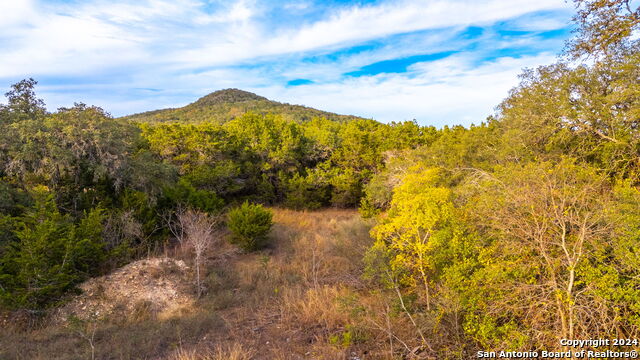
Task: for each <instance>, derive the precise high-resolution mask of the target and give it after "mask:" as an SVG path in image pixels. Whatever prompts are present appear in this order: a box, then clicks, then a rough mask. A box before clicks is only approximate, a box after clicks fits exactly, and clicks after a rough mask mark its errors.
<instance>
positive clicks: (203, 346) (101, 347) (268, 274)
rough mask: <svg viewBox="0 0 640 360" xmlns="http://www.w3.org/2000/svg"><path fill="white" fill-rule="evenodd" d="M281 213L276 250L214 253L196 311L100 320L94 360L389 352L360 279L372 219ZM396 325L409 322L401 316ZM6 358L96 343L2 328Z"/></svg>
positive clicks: (59, 355) (64, 352)
mask: <svg viewBox="0 0 640 360" xmlns="http://www.w3.org/2000/svg"><path fill="white" fill-rule="evenodd" d="M274 212H275V214H274V221H275V225H274V228H273V232H272V238H273V245H272V246H271V247H270V248H268V249H265V250H264V251H262V252H259V253H255V254H240V253H238V252H237V251H230V250H232V249H231V248H230V245H226V244H225V245H223V246H222V247H220V248H218V249H216V250H215V251H213V252H211V254H210V255H209V262H208V263H209V266H208V269H207V272H208V276H207V279H206V282H207V286H208V292H207V294H206V295H205V296H204V297H203V298H202V299H200V300H199V301H198V302H197V303H196V304H195V305H194V306H193V308H192V309H189V310H187V311H184V312H183V313H181V314H176V316H175V317H173V318H168V319H163V320H161V319H158V318H156V317H154V314H153V313H151V312H149V311H145V309H144V308H143V309H140V310H139V311H138V312H136V313H134V314H131V315H130V316H128V317H126V318H123V317H119V318H117V319H103V320H101V321H100V322H99V323H98V325H97V329H96V332H95V341H94V343H95V348H96V349H95V353H96V359H176V360H192V359H199V358H201V357H199V356H200V355H202V354H210V356H209V357H206V358H207V359H233V358H234V356H236V355H237V356H238V357H235V358H237V359H245V358H247V359H248V358H252V359H303V358H307V359H308V358H314V359H348V358H351V357H352V356H353V355H354V354H357V355H358V356H361V357H362V356H364V354H365V353H366V358H367V359H372V358H373V359H375V358H387V356H385V355H386V354H387V351H388V350H387V349H385V348H384V347H386V342H387V338H386V335H385V334H384V331H381V328H382V327H384V326H383V324H384V323H385V322H386V323H388V321H389V320H390V319H389V318H388V317H387V318H386V319H385V318H381V317H380V316H382V314H386V313H388V307H387V311H386V312H385V308H384V306H385V305H383V304H380V303H379V301H378V300H376V299H377V298H376V297H375V296H374V295H372V294H369V293H368V292H367V291H365V288H366V286H365V284H364V283H363V280H362V278H361V274H362V263H361V259H362V256H363V253H364V251H365V249H366V248H368V247H369V246H370V242H371V240H370V238H369V235H368V232H369V229H370V224H368V223H367V222H365V221H364V220H362V219H361V218H360V217H359V215H358V214H357V213H356V212H355V211H351V210H323V211H317V212H296V211H291V210H280V209H274ZM176 256H178V257H179V256H180V255H176ZM182 256H183V257H185V258H187V256H186V255H182ZM368 314H369V315H368ZM370 314H375V315H370ZM391 321H393V322H394V323H395V324H394V326H395V328H396V329H401V328H402V326H403V321H404V320H403V318H402V317H396V318H394V319H391ZM87 329H89V330H91V328H87ZM396 346H399V345H396ZM194 354H199V355H198V356H196V355H194ZM233 354H235V355H233ZM245 355H251V357H248V356H245ZM0 358H1V359H34V360H37V359H81V358H90V346H89V342H88V341H87V340H86V339H83V338H82V337H81V335H80V334H79V333H78V332H74V331H72V330H71V329H65V328H62V327H54V326H50V327H45V328H41V329H39V330H34V331H30V332H27V333H25V332H21V331H18V330H11V328H10V327H8V328H7V327H5V328H4V329H3V330H0Z"/></svg>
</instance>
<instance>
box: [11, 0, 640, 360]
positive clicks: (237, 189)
mask: <svg viewBox="0 0 640 360" xmlns="http://www.w3.org/2000/svg"><path fill="white" fill-rule="evenodd" d="M576 6H577V9H578V14H577V15H576V17H575V21H576V26H577V29H578V30H577V31H576V34H575V36H574V38H573V39H572V40H571V42H570V43H568V44H567V51H566V53H565V54H563V55H562V56H560V57H559V58H558V61H557V62H556V63H555V64H551V65H548V66H542V67H540V68H537V69H527V70H524V72H523V74H522V75H521V82H520V84H519V85H518V86H517V87H515V88H513V89H512V90H511V92H510V93H509V94H508V96H507V97H506V98H505V99H504V101H503V102H502V103H501V104H499V106H498V107H497V110H496V113H495V114H494V115H493V116H490V117H488V118H487V119H486V120H485V121H484V122H479V123H478V125H474V126H470V127H468V128H467V127H462V126H454V127H443V128H440V129H436V128H435V127H430V126H420V125H418V124H417V123H415V122H402V123H390V124H383V123H380V122H377V121H375V120H368V119H362V118H356V117H343V116H337V115H333V114H329V113H324V112H321V111H318V110H313V109H308V108H302V107H296V106H289V105H283V104H278V103H274V102H271V101H269V100H267V99H265V98H262V97H259V96H257V95H254V94H250V93H245V92H241V91H238V90H225V91H222V92H216V93H213V94H211V95H208V96H205V97H204V98H201V99H200V100H198V101H197V102H195V103H193V104H191V105H188V106H187V107H184V108H181V109H172V110H161V111H157V112H150V113H144V114H138V115H133V116H130V117H125V118H119V119H114V118H113V117H111V116H110V115H109V114H108V113H107V112H106V111H105V110H103V109H100V108H97V107H92V106H87V105H84V104H76V105H74V106H73V107H71V108H61V109H58V110H57V111H55V112H48V111H47V110H46V109H45V107H44V104H43V102H42V101H41V100H39V99H38V97H37V95H36V93H35V90H36V89H37V88H36V82H35V81H34V80H32V79H29V80H24V81H21V82H19V83H17V84H15V85H13V86H12V87H11V89H10V90H9V92H8V93H7V94H6V96H7V104H6V105H2V107H0V304H1V307H0V308H1V309H2V311H3V313H4V314H5V318H6V319H9V320H7V321H8V322H10V323H12V325H13V326H11V327H8V330H5V331H4V334H3V335H0V344H5V346H6V348H7V349H8V350H6V352H5V353H3V352H2V351H3V350H2V349H1V347H0V355H2V356H4V357H7V358H24V357H25V356H26V357H31V358H46V356H47V354H48V353H47V351H46V350H45V351H42V349H47V348H48V347H51V348H52V349H53V348H56V349H58V348H62V347H68V346H66V345H65V346H63V345H62V344H67V345H68V344H75V345H74V346H75V348H77V347H78V346H80V348H82V349H84V350H82V352H78V351H80V350H77V349H76V350H74V351H75V352H69V351H66V350H65V351H62V350H61V351H60V355H59V356H58V357H57V358H61V359H72V358H78V357H79V356H80V357H88V356H89V354H91V356H92V357H94V358H104V359H116V358H145V356H148V358H171V359H197V358H203V359H209V358H210V359H224V358H232V355H231V354H232V353H233V354H235V355H233V356H237V358H239V359H240V358H246V359H249V358H256V359H260V358H291V359H298V358H323V359H369V358H376V359H377V358H380V359H433V358H437V359H447V358H449V359H454V358H456V359H468V358H476V357H477V356H478V355H477V354H478V352H484V351H487V352H489V351H502V350H505V351H535V352H541V351H543V350H544V351H558V352H560V351H569V350H571V351H576V350H581V349H587V350H590V351H591V350H594V348H592V347H589V346H585V347H581V348H578V349H575V348H570V347H567V346H563V345H561V344H560V342H559V341H560V339H598V338H600V339H630V343H629V345H627V346H613V345H612V346H609V347H600V348H598V350H597V351H605V350H612V351H619V352H622V353H620V354H621V355H620V356H613V355H610V356H609V357H618V358H629V357H631V355H629V354H626V355H625V353H624V352H629V351H632V350H638V349H639V344H638V342H637V341H638V340H637V339H640V87H639V84H640V51H639V50H640V43H639V42H638V40H637V36H636V35H637V31H638V30H639V29H638V27H639V26H640V8H637V9H634V8H633V7H632V6H631V5H630V2H628V1H622V0H617V1H616V0H610V1H582V0H578V1H576ZM339 209H342V210H339ZM355 209H358V213H356V212H355V211H356V210H355ZM272 225H273V227H272ZM270 229H271V230H270ZM226 240H228V241H226ZM160 255H162V256H173V257H176V258H180V259H183V260H185V261H186V262H187V263H188V265H189V266H190V267H191V269H192V272H193V274H192V275H193V280H187V282H188V284H189V286H191V288H192V289H193V290H192V296H193V302H192V305H190V306H191V308H190V309H189V310H184V311H185V312H184V313H175V314H172V315H171V317H169V318H164V317H162V316H159V315H158V313H160V311H156V312H153V311H150V310H149V308H148V307H147V308H144V309H146V310H144V311H143V314H144V316H143V317H142V318H135V316H131V321H130V322H126V321H125V322H124V323H123V322H122V321H123V320H122V319H123V315H122V314H120V315H117V316H116V315H112V317H109V316H108V315H104V314H103V315H102V316H94V317H91V318H82V317H81V316H80V317H79V318H78V317H76V316H75V315H74V316H72V317H69V318H68V319H67V320H66V321H67V325H65V326H66V327H65V326H63V325H60V323H59V322H58V323H54V322H52V320H51V318H50V317H51V314H53V313H55V312H56V309H59V308H60V307H61V306H62V305H64V304H68V303H69V301H72V300H73V299H74V296H75V295H76V294H78V293H79V291H78V286H79V284H81V283H82V282H83V281H85V280H87V279H90V278H92V277H96V276H101V275H105V274H109V273H111V272H113V271H114V270H115V269H118V268H120V267H122V266H123V265H125V264H128V263H131V262H134V261H136V260H139V259H141V258H145V257H147V258H149V257H154V256H160ZM172 271H173V272H172ZM182 272H183V270H180V272H175V269H174V270H171V269H168V270H167V269H164V270H161V271H159V273H154V274H155V275H154V274H149V276H150V277H154V276H155V279H158V278H164V277H163V276H165V275H166V274H170V275H171V274H173V275H171V276H174V277H175V276H177V275H176V274H178V273H179V274H182ZM145 274H146V273H145ZM163 274H164V275H163ZM166 276H167V277H169V275H166ZM189 276H191V273H189ZM132 278H133V276H132ZM101 301H102V300H101ZM136 314H137V312H136ZM127 316H128V315H124V318H127ZM78 324H80V325H78ZM172 324H173V325H172ZM221 324H224V325H221ZM174 325H175V326H174ZM79 326H80V327H79ZM65 329H66V330H65ZM78 329H80V330H78ZM153 329H159V330H158V331H157V332H155V333H154V332H153V331H154V330H153ZM220 329H224V330H220ZM89 330H90V331H89ZM174 330H175V331H174ZM78 334H79V336H77V335H78ZM90 334H93V335H90ZM96 334H97V337H96ZM128 334H130V335H131V336H135V337H137V338H139V339H141V340H140V341H141V342H144V341H145V340H142V339H147V338H154V334H155V335H157V336H156V337H155V338H154V339H155V340H154V342H153V343H152V344H153V346H148V347H145V348H144V349H145V350H144V351H146V352H147V353H146V354H141V353H140V352H139V351H142V350H141V349H139V348H136V346H135V345H134V344H129V345H127V346H123V347H121V348H120V350H119V351H121V353H120V355H119V356H120V357H118V355H113V353H111V354H110V353H109V348H110V347H112V346H115V345H114V341H115V340H114V339H124V338H126V337H127V336H128ZM74 336H75V338H74ZM18 338H20V339H22V340H19V341H18V343H19V342H20V341H25V342H30V341H31V340H33V341H36V342H35V343H36V344H37V346H34V345H28V346H27V345H26V344H25V345H24V348H21V347H20V346H18V347H16V346H15V343H16V340H15V339H18ZM25 339H29V340H25ZM70 339H75V340H70ZM207 339H208V340H207ZM634 339H636V340H635V342H634ZM123 341H124V340H123ZM7 344H14V345H12V346H8V345H7ZM87 344H88V345H90V346H88V345H87ZM220 346H222V347H220ZM96 349H98V352H96ZM213 349H215V351H214V350H213ZM89 350H91V353H89ZM136 351H138V352H136ZM78 354H81V355H78ZM207 354H208V355H207ZM216 354H217V355H216ZM603 357H604V356H603Z"/></svg>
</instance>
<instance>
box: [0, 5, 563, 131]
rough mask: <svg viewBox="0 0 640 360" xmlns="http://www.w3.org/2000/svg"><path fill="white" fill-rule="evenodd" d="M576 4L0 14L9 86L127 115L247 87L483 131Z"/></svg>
mask: <svg viewBox="0 0 640 360" xmlns="http://www.w3.org/2000/svg"><path fill="white" fill-rule="evenodd" d="M572 14H573V9H572V7H571V5H570V4H567V3H566V2H565V1H564V0H509V1H507V0H475V1H474V0H413V1H409V0H378V1H337V0H328V1H314V0H282V1H251V0H138V1H123V0H16V1H1V2H0V85H1V87H2V88H3V89H8V87H9V86H10V84H12V83H15V82H17V81H19V80H20V79H22V78H26V77H33V78H35V79H36V80H38V81H39V86H38V90H37V91H38V93H39V95H40V96H41V97H42V98H43V99H44V100H45V102H46V103H47V105H48V107H49V108H50V110H54V109H55V108H57V107H60V106H69V105H72V104H73V103H74V102H85V103H87V104H92V105H98V106H102V107H103V108H104V109H105V110H107V111H109V112H110V113H112V114H113V115H115V116H120V115H125V114H130V113H135V112H141V111H146V110H153V109H157V108H164V107H177V106H183V105H186V104H188V103H190V102H192V101H195V100H196V99H197V98H199V97H201V96H203V95H206V94H207V93H209V92H212V91H215V90H218V89H223V88H230V87H234V88H240V89H244V90H248V91H252V92H255V93H257V94H259V95H262V96H266V97H268V98H271V99H274V100H278V101H282V102H288V103H293V104H303V105H307V106H312V107H316V108H319V109H322V110H328V111H333V112H337V113H343V114H353V115H359V116H364V117H370V118H374V119H377V120H380V121H385V122H388V121H402V120H412V119H416V120H417V121H418V122H419V123H421V124H424V125H436V126H442V125H445V124H448V125H453V124H463V125H469V124H471V123H479V122H481V121H483V120H484V119H485V118H486V116H488V115H490V114H492V113H493V112H494V108H495V106H496V105H497V104H498V103H499V102H500V101H501V99H503V98H504V97H505V96H506V95H507V94H508V91H509V89H510V88H512V87H513V86H515V85H517V83H518V78H517V76H518V74H519V73H521V69H522V68H525V67H535V66H539V65H544V64H548V63H551V62H553V61H554V60H555V56H556V55H557V54H558V52H559V51H560V50H561V49H562V46H563V43H564V41H565V39H567V38H568V37H569V36H570V34H571V31H570V18H571V16H572Z"/></svg>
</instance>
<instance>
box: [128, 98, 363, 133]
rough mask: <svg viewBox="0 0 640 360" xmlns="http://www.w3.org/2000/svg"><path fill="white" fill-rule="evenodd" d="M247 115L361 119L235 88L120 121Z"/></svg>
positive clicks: (218, 120) (198, 119)
mask: <svg viewBox="0 0 640 360" xmlns="http://www.w3.org/2000/svg"><path fill="white" fill-rule="evenodd" d="M246 112H254V113H257V114H262V115H265V114H275V115H280V116H282V117H283V118H284V119H286V120H294V121H296V122H303V121H308V120H311V119H313V118H319V117H322V118H327V119H330V120H335V121H348V120H353V119H361V118H358V117H356V116H348V115H338V114H334V113H330V112H326V111H320V110H316V109H313V108H310V107H306V106H301V105H290V104H282V103H279V102H276V101H271V100H269V99H267V98H264V97H262V96H258V95H256V94H253V93H250V92H247V91H242V90H238V89H225V90H219V91H216V92H213V93H211V94H209V95H206V96H203V97H201V98H200V99H198V100H197V101H195V102H193V103H191V104H189V105H187V106H184V107H181V108H177V109H163V110H155V111H148V112H144V113H140V114H134V115H129V116H125V117H124V118H123V119H127V120H133V121H139V122H166V121H180V122H189V123H197V122H205V121H206V122H213V123H218V124H222V123H224V122H227V121H229V120H233V119H235V118H237V117H240V116H242V115H243V114H245V113H246Z"/></svg>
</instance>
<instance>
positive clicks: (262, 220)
mask: <svg viewBox="0 0 640 360" xmlns="http://www.w3.org/2000/svg"><path fill="white" fill-rule="evenodd" d="M272 216H273V215H272V214H271V212H270V211H268V210H266V209H265V208H263V207H262V205H254V204H249V202H246V201H245V202H244V203H243V204H242V205H241V206H239V207H236V208H234V209H231V210H230V211H229V214H228V221H227V226H228V227H229V229H230V230H231V233H232V235H231V242H232V243H234V244H237V245H238V246H240V247H241V248H242V249H243V250H245V251H254V250H258V249H260V248H262V247H264V246H265V245H266V244H267V241H268V239H269V238H268V235H269V230H270V229H271V226H272V225H273V222H272V220H271V219H272Z"/></svg>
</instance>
